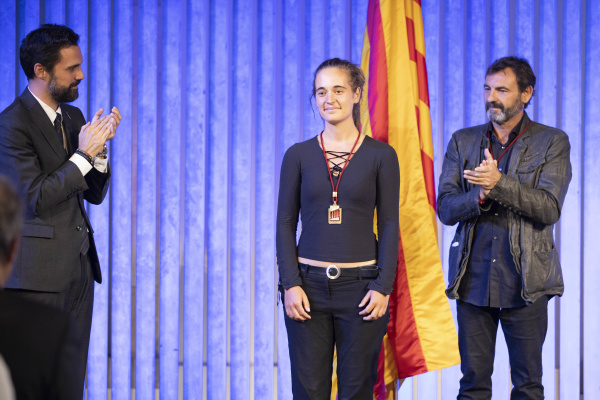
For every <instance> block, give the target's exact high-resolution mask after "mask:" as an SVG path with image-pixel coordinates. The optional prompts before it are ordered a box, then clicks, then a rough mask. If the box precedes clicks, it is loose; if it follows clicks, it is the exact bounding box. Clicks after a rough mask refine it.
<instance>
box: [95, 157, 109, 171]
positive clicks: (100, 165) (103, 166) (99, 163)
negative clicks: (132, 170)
mask: <svg viewBox="0 0 600 400" xmlns="http://www.w3.org/2000/svg"><path fill="white" fill-rule="evenodd" d="M94 168H96V169H97V170H98V172H102V173H103V174H105V173H106V171H107V170H108V158H94Z"/></svg>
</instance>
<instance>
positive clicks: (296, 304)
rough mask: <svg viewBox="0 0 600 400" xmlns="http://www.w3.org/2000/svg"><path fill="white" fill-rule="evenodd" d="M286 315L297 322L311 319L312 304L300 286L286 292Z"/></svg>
mask: <svg viewBox="0 0 600 400" xmlns="http://www.w3.org/2000/svg"><path fill="white" fill-rule="evenodd" d="M284 303H285V313H286V314H287V316H288V317H290V318H291V319H294V320H296V321H306V320H307V319H310V315H308V313H309V312H310V304H308V297H306V293H304V290H302V288H301V287H300V286H294V287H291V288H289V289H287V290H286V291H285V298H284Z"/></svg>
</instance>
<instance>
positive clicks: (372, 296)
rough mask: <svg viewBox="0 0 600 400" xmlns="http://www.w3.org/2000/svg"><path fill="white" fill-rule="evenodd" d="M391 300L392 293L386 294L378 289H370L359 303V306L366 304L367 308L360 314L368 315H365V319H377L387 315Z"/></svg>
mask: <svg viewBox="0 0 600 400" xmlns="http://www.w3.org/2000/svg"><path fill="white" fill-rule="evenodd" d="M389 300H390V295H387V296H386V295H384V294H383V293H379V292H378V291H377V290H369V291H368V292H367V294H366V295H365V297H363V299H362V301H361V302H360V304H359V305H358V306H359V307H365V305H366V307H365V309H364V310H362V311H361V312H359V314H360V315H366V317H363V319H364V320H365V321H375V320H376V319H379V318H381V317H383V316H384V315H385V312H386V311H387V307H388V302H389Z"/></svg>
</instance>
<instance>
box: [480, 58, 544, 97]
mask: <svg viewBox="0 0 600 400" xmlns="http://www.w3.org/2000/svg"><path fill="white" fill-rule="evenodd" d="M506 68H510V69H512V71H513V72H514V73H515V75H516V77H517V86H519V92H520V93H523V92H524V91H525V90H526V89H527V88H528V87H529V86H531V89H534V88H535V80H536V79H535V74H534V73H533V70H532V69H531V66H530V65H529V62H528V61H527V60H526V59H524V58H519V57H514V56H510V57H502V58H499V59H497V60H496V61H494V62H493V63H492V65H490V66H489V67H488V69H487V71H485V76H486V77H487V76H488V75H492V74H496V73H498V72H501V71H504V70H505V69H506ZM531 96H532V97H533V94H532V95H531ZM530 100H531V99H530ZM528 104H529V102H527V103H526V104H525V107H527V105H528Z"/></svg>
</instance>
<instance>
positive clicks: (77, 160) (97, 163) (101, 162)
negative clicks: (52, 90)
mask: <svg viewBox="0 0 600 400" xmlns="http://www.w3.org/2000/svg"><path fill="white" fill-rule="evenodd" d="M27 90H29V86H28V87H27ZM29 92H30V93H31V94H32V95H33V97H34V98H35V99H36V100H37V101H38V103H40V105H41V106H42V108H43V109H44V111H45V112H46V114H47V115H48V118H50V122H51V123H52V125H54V120H55V119H56V114H61V118H62V120H63V121H64V116H63V115H62V110H61V109H60V104H59V105H58V108H57V109H56V111H55V110H53V109H52V107H50V106H49V105H48V104H46V103H44V102H43V101H42V100H40V99H39V98H38V97H37V96H36V95H35V94H33V92H32V91H31V90H29ZM69 161H71V162H72V163H74V164H75V165H77V168H79V170H80V171H81V173H82V174H83V176H85V174H87V173H88V172H90V171H91V170H92V166H91V164H90V163H89V162H88V161H87V160H86V159H85V158H83V156H80V155H79V154H77V153H74V154H73V155H72V156H71V158H69ZM94 168H96V169H97V170H98V171H100V172H102V173H106V170H107V169H108V159H102V158H96V159H95V160H94Z"/></svg>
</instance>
